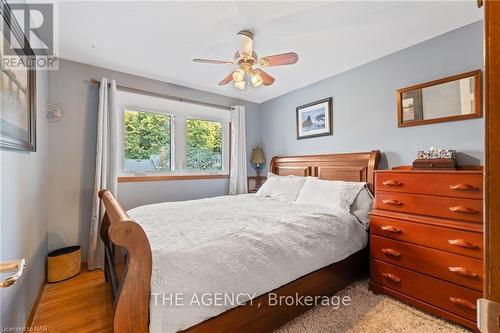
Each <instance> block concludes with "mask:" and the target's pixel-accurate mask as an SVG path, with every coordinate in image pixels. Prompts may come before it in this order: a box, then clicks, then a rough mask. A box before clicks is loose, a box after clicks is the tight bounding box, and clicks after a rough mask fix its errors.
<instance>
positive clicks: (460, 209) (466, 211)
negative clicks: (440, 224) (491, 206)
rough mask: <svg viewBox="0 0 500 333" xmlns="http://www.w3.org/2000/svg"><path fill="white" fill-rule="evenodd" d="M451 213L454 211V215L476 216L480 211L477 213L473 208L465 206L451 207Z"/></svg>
mask: <svg viewBox="0 0 500 333" xmlns="http://www.w3.org/2000/svg"><path fill="white" fill-rule="evenodd" d="M450 211H452V212H454V213H461V214H470V215H474V214H477V213H479V211H477V210H475V209H473V208H469V207H465V206H455V207H450Z"/></svg>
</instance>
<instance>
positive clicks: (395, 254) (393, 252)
mask: <svg viewBox="0 0 500 333" xmlns="http://www.w3.org/2000/svg"><path fill="white" fill-rule="evenodd" d="M381 251H382V252H383V253H384V254H388V255H390V256H393V257H399V256H400V255H401V253H399V252H398V251H396V250H394V249H381Z"/></svg>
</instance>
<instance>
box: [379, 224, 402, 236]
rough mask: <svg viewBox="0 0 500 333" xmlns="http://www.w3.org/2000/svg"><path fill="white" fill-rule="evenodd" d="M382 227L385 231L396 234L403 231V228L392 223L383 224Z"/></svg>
mask: <svg viewBox="0 0 500 333" xmlns="http://www.w3.org/2000/svg"><path fill="white" fill-rule="evenodd" d="M380 229H382V230H383V231H387V232H393V233H395V234H398V233H400V232H401V229H398V228H396V227H393V226H392V225H383V226H381V227H380Z"/></svg>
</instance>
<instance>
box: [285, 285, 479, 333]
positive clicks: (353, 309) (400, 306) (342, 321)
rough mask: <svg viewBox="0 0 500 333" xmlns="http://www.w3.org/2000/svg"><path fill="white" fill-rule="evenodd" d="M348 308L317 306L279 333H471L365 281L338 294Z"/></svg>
mask: <svg viewBox="0 0 500 333" xmlns="http://www.w3.org/2000/svg"><path fill="white" fill-rule="evenodd" d="M336 296H338V297H339V298H340V299H342V297H344V296H349V298H350V300H351V302H350V305H348V306H340V307H338V308H336V307H335V306H316V307H314V308H313V309H311V310H309V311H308V312H306V313H304V314H302V315H301V316H300V317H298V318H296V319H295V320H293V321H291V322H289V323H288V324H286V325H285V326H283V327H281V328H280V329H279V330H277V331H275V333H323V332H325V333H326V332H328V333H399V332H401V333H437V332H439V333H470V332H471V331H469V330H467V329H465V328H463V327H461V326H457V325H454V324H452V323H450V322H448V321H445V320H442V319H439V318H437V317H434V316H432V315H429V314H426V313H424V312H422V311H420V310H417V309H416V308H414V307H411V306H409V305H406V304H404V303H402V302H400V301H398V300H396V299H394V298H391V297H389V296H384V295H375V294H373V293H372V292H371V291H369V290H368V281H367V280H363V281H359V282H356V283H355V284H353V285H351V286H349V287H347V288H346V289H344V290H342V291H340V292H339V293H337V294H336Z"/></svg>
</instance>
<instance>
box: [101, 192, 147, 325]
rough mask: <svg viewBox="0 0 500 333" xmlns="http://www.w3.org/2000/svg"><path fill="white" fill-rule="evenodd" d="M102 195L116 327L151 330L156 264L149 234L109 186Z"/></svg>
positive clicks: (102, 231)
mask: <svg viewBox="0 0 500 333" xmlns="http://www.w3.org/2000/svg"><path fill="white" fill-rule="evenodd" d="M99 197H100V198H101V200H102V202H103V203H104V206H105V208H106V213H105V215H104V218H103V220H102V224H101V230H100V234H101V239H102V240H103V242H104V245H105V267H104V271H105V276H106V280H107V281H108V282H110V284H111V289H112V294H113V300H114V302H113V303H114V304H113V309H114V311H113V312H114V316H113V331H114V332H120V333H127V332H130V333H132V332H134V333H147V332H149V295H150V283H151V268H152V259H151V247H150V245H149V241H148V238H147V236H146V233H145V232H144V230H143V229H142V227H141V226H140V225H139V224H137V223H135V222H134V221H132V220H131V219H130V218H129V217H128V215H127V213H126V212H125V211H124V210H123V208H122V207H121V206H120V204H119V203H118V201H117V200H116V198H115V197H114V196H113V194H112V193H111V192H110V191H109V190H101V191H99Z"/></svg>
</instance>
